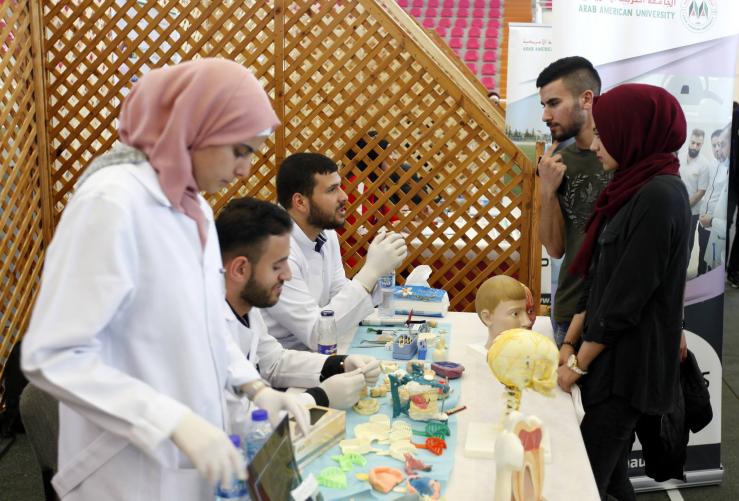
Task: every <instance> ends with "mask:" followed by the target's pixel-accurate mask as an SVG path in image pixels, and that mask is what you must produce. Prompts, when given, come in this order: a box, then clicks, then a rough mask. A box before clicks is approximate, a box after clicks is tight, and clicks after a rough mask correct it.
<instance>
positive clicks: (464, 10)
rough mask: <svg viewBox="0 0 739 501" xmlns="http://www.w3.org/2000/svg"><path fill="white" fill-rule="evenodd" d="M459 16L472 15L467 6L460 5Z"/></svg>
mask: <svg viewBox="0 0 739 501" xmlns="http://www.w3.org/2000/svg"><path fill="white" fill-rule="evenodd" d="M457 17H458V18H459V17H470V13H469V10H468V9H467V7H460V8H459V9H457Z"/></svg>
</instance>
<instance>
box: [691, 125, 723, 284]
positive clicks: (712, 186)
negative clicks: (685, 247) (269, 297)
mask: <svg viewBox="0 0 739 501" xmlns="http://www.w3.org/2000/svg"><path fill="white" fill-rule="evenodd" d="M723 131H724V129H716V130H715V131H713V134H711V147H712V148H713V156H714V157H716V162H717V163H716V166H715V167H714V168H712V169H711V171H710V177H709V181H708V187H707V188H706V194H705V195H704V196H703V204H702V206H701V213H700V216H699V218H698V222H699V223H700V225H699V226H698V248H699V252H700V254H698V257H699V262H698V275H702V274H704V273H706V272H707V271H708V268H709V265H708V262H706V260H705V259H704V256H705V255H706V251H707V249H708V240H709V239H710V238H711V218H713V213H714V211H715V210H716V206H717V205H716V204H717V203H718V201H719V198H720V197H721V193H722V192H723V190H724V188H726V186H727V185H728V183H729V157H728V156H727V155H726V152H725V148H724V143H723V142H722V133H723Z"/></svg>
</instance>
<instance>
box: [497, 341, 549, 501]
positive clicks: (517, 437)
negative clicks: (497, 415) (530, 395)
mask: <svg viewBox="0 0 739 501" xmlns="http://www.w3.org/2000/svg"><path fill="white" fill-rule="evenodd" d="M487 362H488V367H490V370H491V371H492V372H493V374H494V375H495V377H496V378H497V379H498V380H499V381H500V382H501V383H502V384H503V385H504V386H505V389H506V393H505V413H504V415H503V419H502V427H501V428H502V429H501V430H500V431H499V432H498V434H497V438H496V439H495V447H494V457H495V462H496V471H495V474H496V477H495V501H511V500H513V501H539V500H541V499H543V498H542V487H543V485H544V453H545V451H544V449H543V448H542V437H543V429H542V423H541V421H540V420H539V419H538V418H536V417H534V416H524V415H523V414H521V412H519V409H520V407H521V394H522V392H523V390H525V389H527V388H528V389H532V390H534V391H536V392H537V393H541V394H543V395H547V396H549V395H551V394H552V390H553V389H554V387H555V385H556V383H557V377H556V370H557V362H558V351H557V347H556V345H555V344H554V342H553V341H552V340H550V339H549V338H547V337H545V336H542V335H541V334H539V333H537V332H533V331H529V330H526V329H511V330H508V331H505V332H503V333H501V334H500V335H499V336H497V337H496V339H495V340H494V341H493V344H492V345H491V347H490V349H489V350H488V356H487Z"/></svg>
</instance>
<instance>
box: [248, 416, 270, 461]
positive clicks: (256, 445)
mask: <svg viewBox="0 0 739 501" xmlns="http://www.w3.org/2000/svg"><path fill="white" fill-rule="evenodd" d="M268 417H269V415H268V413H267V411H266V410H264V409H257V410H255V411H252V413H251V424H250V425H249V427H248V428H247V429H246V459H247V461H249V462H250V463H251V462H252V461H253V460H254V456H256V455H257V452H259V449H261V448H262V446H263V445H264V443H265V442H266V441H267V439H268V438H269V436H270V435H271V434H272V425H270V424H269V419H267V418H268Z"/></svg>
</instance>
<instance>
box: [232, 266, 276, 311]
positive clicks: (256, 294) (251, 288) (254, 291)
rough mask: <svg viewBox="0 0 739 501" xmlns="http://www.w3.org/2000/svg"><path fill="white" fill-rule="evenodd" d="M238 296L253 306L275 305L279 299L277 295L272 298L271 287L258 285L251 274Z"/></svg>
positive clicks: (266, 306) (267, 306)
mask: <svg viewBox="0 0 739 501" xmlns="http://www.w3.org/2000/svg"><path fill="white" fill-rule="evenodd" d="M281 283H284V282H281ZM239 296H240V297H241V299H242V300H244V301H246V302H247V303H249V304H250V305H252V306H254V307H255V308H269V307H270V306H274V305H276V304H277V301H278V300H279V297H277V298H272V288H267V287H262V286H261V285H259V283H258V282H257V280H256V278H254V275H253V274H252V276H250V277H249V280H248V281H247V282H246V285H245V286H244V288H243V289H241V293H240V294H239Z"/></svg>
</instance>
